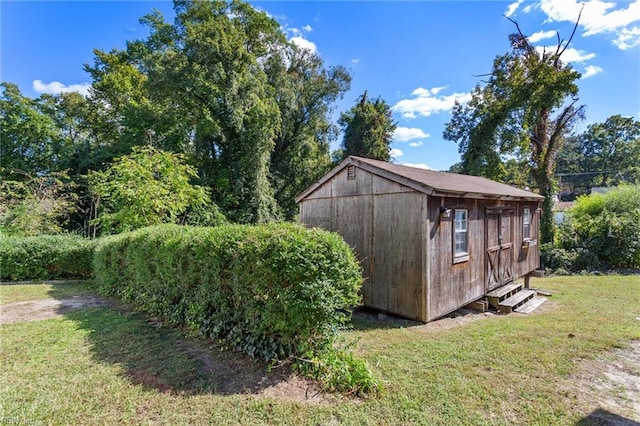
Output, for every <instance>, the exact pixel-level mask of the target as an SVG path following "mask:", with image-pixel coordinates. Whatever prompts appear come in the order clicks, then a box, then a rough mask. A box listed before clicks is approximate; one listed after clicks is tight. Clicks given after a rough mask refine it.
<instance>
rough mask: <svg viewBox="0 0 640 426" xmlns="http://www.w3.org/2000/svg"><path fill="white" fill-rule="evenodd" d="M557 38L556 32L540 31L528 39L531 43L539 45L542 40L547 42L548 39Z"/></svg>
mask: <svg viewBox="0 0 640 426" xmlns="http://www.w3.org/2000/svg"><path fill="white" fill-rule="evenodd" d="M555 36H556V32H555V31H553V30H549V31H538V32H537V33H533V34H531V35H530V36H529V37H527V39H528V40H529V43H537V42H539V41H540V40H546V39H548V38H551V37H555Z"/></svg>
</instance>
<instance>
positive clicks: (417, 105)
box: [391, 87, 471, 118]
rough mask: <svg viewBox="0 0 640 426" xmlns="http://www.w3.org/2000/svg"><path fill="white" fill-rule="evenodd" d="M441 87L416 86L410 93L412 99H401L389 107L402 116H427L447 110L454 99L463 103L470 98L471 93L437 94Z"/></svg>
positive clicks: (453, 102)
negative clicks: (426, 87)
mask: <svg viewBox="0 0 640 426" xmlns="http://www.w3.org/2000/svg"><path fill="white" fill-rule="evenodd" d="M442 89H443V87H434V88H433V89H431V90H429V89H425V88H423V87H418V88H417V89H416V90H414V91H413V92H412V93H411V94H412V95H413V96H414V98H413V99H403V100H401V101H400V102H398V103H397V104H395V105H394V106H393V107H392V108H391V109H392V110H393V111H397V112H399V113H400V114H402V117H404V118H416V117H418V116H423V117H428V116H430V115H431V114H433V113H439V112H441V111H449V110H450V109H451V108H452V107H453V105H454V104H455V101H456V100H457V101H459V102H462V103H464V102H468V101H469V100H470V99H471V93H454V94H452V95H448V96H437V94H438V93H439V92H440V91H441V90H442Z"/></svg>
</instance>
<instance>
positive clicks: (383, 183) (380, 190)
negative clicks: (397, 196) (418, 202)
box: [373, 175, 415, 194]
mask: <svg viewBox="0 0 640 426" xmlns="http://www.w3.org/2000/svg"><path fill="white" fill-rule="evenodd" d="M397 192H415V189H412V188H409V187H408V186H404V185H400V184H399V183H396V182H393V181H390V180H389V179H386V178H383V177H380V176H377V175H373V193H374V194H392V193H397Z"/></svg>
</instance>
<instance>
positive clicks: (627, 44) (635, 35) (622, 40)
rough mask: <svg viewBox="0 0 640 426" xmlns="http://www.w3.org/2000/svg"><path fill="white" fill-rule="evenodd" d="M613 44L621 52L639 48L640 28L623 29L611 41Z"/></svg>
mask: <svg viewBox="0 0 640 426" xmlns="http://www.w3.org/2000/svg"><path fill="white" fill-rule="evenodd" d="M613 44H614V45H615V46H616V47H617V48H619V49H621V50H627V49H631V48H634V47H636V46H640V27H633V28H623V29H622V31H620V32H619V33H618V37H617V38H616V39H615V40H613Z"/></svg>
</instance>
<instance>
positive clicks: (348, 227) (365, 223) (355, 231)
mask: <svg viewBox="0 0 640 426" xmlns="http://www.w3.org/2000/svg"><path fill="white" fill-rule="evenodd" d="M372 198H373V196H372V195H361V196H356V197H340V198H335V199H334V200H333V210H332V217H333V227H332V229H331V230H332V231H335V232H338V233H339V234H340V235H341V236H342V237H343V238H344V240H345V241H346V242H347V244H349V245H350V246H351V248H352V249H353V251H354V253H355V254H356V256H357V257H358V260H359V261H360V265H361V266H362V277H363V278H364V282H363V285H362V295H363V303H364V304H365V305H366V306H372V304H373V303H374V302H373V295H372V291H371V286H372V282H373V281H372V280H373V278H372V276H371V262H372V256H371V238H372V230H373V229H372V228H373V199H372Z"/></svg>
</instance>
